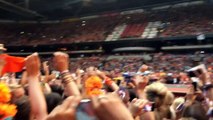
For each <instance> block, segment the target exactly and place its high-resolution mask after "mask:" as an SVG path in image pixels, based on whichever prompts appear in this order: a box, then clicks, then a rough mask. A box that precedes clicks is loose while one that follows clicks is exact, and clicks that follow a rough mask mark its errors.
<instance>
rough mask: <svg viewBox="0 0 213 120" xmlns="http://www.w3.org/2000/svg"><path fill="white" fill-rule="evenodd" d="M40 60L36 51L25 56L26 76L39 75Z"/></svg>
mask: <svg viewBox="0 0 213 120" xmlns="http://www.w3.org/2000/svg"><path fill="white" fill-rule="evenodd" d="M40 67H41V62H40V58H39V56H38V53H34V54H32V55H30V56H28V57H27V58H26V71H27V76H28V77H38V76H39V75H40Z"/></svg>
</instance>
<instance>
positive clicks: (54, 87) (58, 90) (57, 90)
mask: <svg viewBox="0 0 213 120" xmlns="http://www.w3.org/2000/svg"><path fill="white" fill-rule="evenodd" d="M50 88H51V90H52V91H53V92H54V93H58V94H59V95H61V96H62V94H63V92H64V89H63V88H62V87H61V86H59V85H50Z"/></svg>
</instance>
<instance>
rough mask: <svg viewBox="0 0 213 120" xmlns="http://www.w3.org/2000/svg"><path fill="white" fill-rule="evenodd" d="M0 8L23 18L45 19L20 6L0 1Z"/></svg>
mask: <svg viewBox="0 0 213 120" xmlns="http://www.w3.org/2000/svg"><path fill="white" fill-rule="evenodd" d="M0 8H1V9H4V10H6V11H9V12H12V13H16V14H19V15H22V16H25V17H31V18H33V17H41V18H45V16H43V15H41V14H39V13H37V12H36V11H32V10H29V9H27V8H22V7H20V6H17V5H15V4H13V3H10V2H7V1H4V0H0Z"/></svg>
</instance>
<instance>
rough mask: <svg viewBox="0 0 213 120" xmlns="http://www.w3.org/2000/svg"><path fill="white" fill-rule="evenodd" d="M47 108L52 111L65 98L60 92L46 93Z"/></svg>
mask: <svg viewBox="0 0 213 120" xmlns="http://www.w3.org/2000/svg"><path fill="white" fill-rule="evenodd" d="M45 99H46V103H47V110H48V113H50V112H51V111H52V110H53V109H54V108H55V107H56V106H58V105H59V104H61V103H62V101H63V99H62V97H61V96H60V95H59V94H58V93H49V94H45Z"/></svg>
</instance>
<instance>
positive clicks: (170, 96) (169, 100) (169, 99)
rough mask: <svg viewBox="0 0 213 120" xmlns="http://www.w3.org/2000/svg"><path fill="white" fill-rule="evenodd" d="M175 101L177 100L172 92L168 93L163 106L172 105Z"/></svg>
mask: <svg viewBox="0 0 213 120" xmlns="http://www.w3.org/2000/svg"><path fill="white" fill-rule="evenodd" d="M174 99H175V97H174V94H173V93H172V92H171V91H167V92H166V96H165V98H164V103H163V104H164V105H168V104H170V105H172V103H173V101H174Z"/></svg>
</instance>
